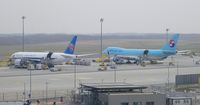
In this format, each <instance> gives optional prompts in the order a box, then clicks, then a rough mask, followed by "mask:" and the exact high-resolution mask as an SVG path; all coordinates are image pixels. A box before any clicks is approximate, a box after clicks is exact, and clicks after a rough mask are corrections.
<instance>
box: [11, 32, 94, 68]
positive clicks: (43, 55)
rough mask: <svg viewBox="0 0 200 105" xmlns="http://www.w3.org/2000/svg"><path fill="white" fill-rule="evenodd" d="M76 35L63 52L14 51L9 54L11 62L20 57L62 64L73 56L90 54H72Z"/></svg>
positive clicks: (20, 58)
mask: <svg viewBox="0 0 200 105" xmlns="http://www.w3.org/2000/svg"><path fill="white" fill-rule="evenodd" d="M76 40H77V36H74V37H73V38H72V40H71V42H70V43H69V46H68V47H67V48H66V49H65V51H64V52H63V53H61V52H15V53H14V54H12V55H11V57H10V60H11V63H12V64H14V62H15V61H21V60H22V59H25V60H31V61H42V60H46V59H48V60H51V62H52V63H53V64H55V65H56V64H63V63H64V62H68V61H70V60H72V59H74V58H77V57H81V56H88V55H92V54H83V55H76V54H74V49H75V45H76Z"/></svg>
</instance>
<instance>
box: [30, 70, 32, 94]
mask: <svg viewBox="0 0 200 105" xmlns="http://www.w3.org/2000/svg"><path fill="white" fill-rule="evenodd" d="M31 95H32V73H31V69H30V91H29V98H31Z"/></svg>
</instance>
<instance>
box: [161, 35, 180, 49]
mask: <svg viewBox="0 0 200 105" xmlns="http://www.w3.org/2000/svg"><path fill="white" fill-rule="evenodd" d="M178 39H179V34H174V35H173V36H172V37H171V39H170V40H169V42H167V43H166V44H165V45H164V46H163V47H162V48H161V49H162V50H172V51H176V44H177V42H178Z"/></svg>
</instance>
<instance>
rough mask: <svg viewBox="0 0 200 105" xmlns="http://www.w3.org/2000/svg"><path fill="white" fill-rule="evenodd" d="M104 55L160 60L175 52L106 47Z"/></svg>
mask: <svg viewBox="0 0 200 105" xmlns="http://www.w3.org/2000/svg"><path fill="white" fill-rule="evenodd" d="M104 53H105V54H109V55H126V56H137V57H144V56H145V59H148V60H162V59H165V58H167V57H168V56H170V55H175V54H176V51H170V50H161V49H126V48H120V47H108V48H107V49H106V50H104Z"/></svg>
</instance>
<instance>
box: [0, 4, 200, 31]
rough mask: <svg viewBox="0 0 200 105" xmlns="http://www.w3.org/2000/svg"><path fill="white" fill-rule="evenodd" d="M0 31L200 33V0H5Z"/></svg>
mask: <svg viewBox="0 0 200 105" xmlns="http://www.w3.org/2000/svg"><path fill="white" fill-rule="evenodd" d="M0 14H1V15H0V16H1V17H0V33H21V30H22V19H21V17H22V16H23V15H24V16H26V19H25V32H26V33H82V34H84V33H99V32H100V21H99V20H100V18H101V17H102V18H104V22H103V32H105V33H117V32H126V33H128V32H137V33H164V32H165V30H166V28H170V31H171V32H176V33H177V32H180V33H200V0H1V1H0Z"/></svg>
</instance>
